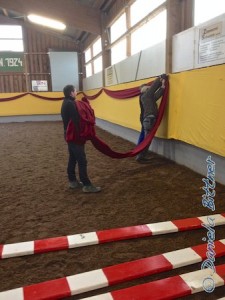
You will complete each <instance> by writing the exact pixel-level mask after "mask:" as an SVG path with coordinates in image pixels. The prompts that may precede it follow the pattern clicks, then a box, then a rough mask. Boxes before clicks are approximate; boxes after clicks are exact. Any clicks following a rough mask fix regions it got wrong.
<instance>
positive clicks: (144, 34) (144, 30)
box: [131, 10, 166, 55]
mask: <svg viewBox="0 0 225 300" xmlns="http://www.w3.org/2000/svg"><path fill="white" fill-rule="evenodd" d="M165 39H166V10H164V11H162V12H161V13H159V14H158V15H157V16H156V17H154V18H153V19H151V20H150V21H148V22H147V23H146V24H144V25H143V26H141V27H139V28H138V29H137V30H135V31H134V32H133V33H132V34H131V55H133V54H135V53H137V52H139V51H141V50H142V49H145V48H148V47H150V46H153V45H155V44H158V43H160V42H161V41H164V40H165Z"/></svg>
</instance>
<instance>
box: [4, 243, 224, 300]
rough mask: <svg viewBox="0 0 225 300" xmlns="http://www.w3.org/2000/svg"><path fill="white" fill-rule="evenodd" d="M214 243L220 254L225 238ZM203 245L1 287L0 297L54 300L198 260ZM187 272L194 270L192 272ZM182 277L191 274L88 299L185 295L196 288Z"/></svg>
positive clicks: (202, 254) (203, 255)
mask: <svg viewBox="0 0 225 300" xmlns="http://www.w3.org/2000/svg"><path fill="white" fill-rule="evenodd" d="M214 245H215V249H214V251H215V257H221V256H224V255H225V239H223V240H219V241H215V242H214ZM207 246H208V244H207V243H206V244H202V245H197V246H194V247H188V248H184V249H180V250H176V251H172V252H167V253H164V254H160V255H156V256H151V257H147V258H142V259H139V260H134V261H131V262H126V263H122V264H118V265H114V266H110V267H106V268H102V269H97V270H93V271H90V272H85V273H80V274H77V275H72V276H67V277H64V278H60V279H55V280H50V281H46V282H42V283H38V284H33V285H29V286H25V287H21V288H17V289H13V290H8V291H4V292H1V293H0V300H6V299H7V300H15V299H16V300H50V299H51V300H55V299H62V298H64V297H69V296H72V295H78V294H81V293H85V292H88V291H92V290H96V289H99V288H103V287H107V286H112V285H115V284H118V283H122V282H126V281H129V280H132V279H137V278H141V277H144V276H149V275H152V274H156V273H161V272H164V271H169V270H172V269H176V268H180V267H184V266H188V265H191V264H195V263H199V262H202V261H203V260H205V259H206V258H207ZM219 270H220V269H219ZM204 271H207V270H203V274H205V273H204ZM197 272H199V271H197ZM223 272H224V273H223ZM190 274H194V272H192V273H190ZM198 274H200V273H198ZM201 274H202V273H201ZM221 274H222V275H221ZM218 275H219V276H221V277H223V278H225V277H224V276H225V267H223V268H222V269H221V271H220V272H218ZM185 278H187V280H189V281H190V280H191V279H192V275H189V276H188V275H187V274H184V275H181V276H176V277H174V278H172V279H170V278H169V279H166V280H165V279H163V280H160V281H157V282H152V283H149V284H147V285H142V286H141V287H133V288H131V289H132V290H131V291H130V289H127V290H122V291H116V292H112V293H108V295H106V296H104V297H105V298H100V297H101V296H97V298H91V299H98V300H100V299H104V300H107V299H111V300H130V299H133V300H135V299H148V300H149V299H174V298H170V296H169V295H171V297H172V295H176V296H177V297H178V296H179V297H181V296H182V295H183V296H184V295H187V294H186V293H188V294H191V293H192V292H196V287H195V285H192V281H190V282H191V286H192V288H190V287H188V284H185V281H187V280H186V279H185ZM216 280H217V278H216ZM219 283H221V285H222V283H223V282H222V279H221V280H219ZM196 286H197V285H196ZM145 289H146V291H145ZM162 289H163V293H165V295H167V296H165V297H164V298H163V297H162ZM178 289H180V290H178ZM167 290H168V291H167ZM150 291H152V292H151V295H152V296H151V297H152V298H151V297H150V298H149V296H147V294H145V293H148V292H149V293H150ZM153 291H154V292H153ZM157 291H158V292H157ZM120 293H121V294H120ZM157 293H158V294H157ZM159 293H161V298H157V297H158V296H157V295H159ZM173 293H175V294H173ZM131 295H132V297H131ZM133 295H135V297H136V298H134V296H133ZM102 297H103V296H102ZM110 297H111V298H110Z"/></svg>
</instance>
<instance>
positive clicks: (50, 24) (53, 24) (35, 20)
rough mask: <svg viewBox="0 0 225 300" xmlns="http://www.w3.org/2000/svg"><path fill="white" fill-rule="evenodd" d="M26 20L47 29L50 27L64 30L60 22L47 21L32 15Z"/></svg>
mask: <svg viewBox="0 0 225 300" xmlns="http://www.w3.org/2000/svg"><path fill="white" fill-rule="evenodd" d="M27 18H28V19H29V20H30V21H31V22H33V23H36V24H39V25H43V26H47V27H50V28H53V29H58V30H64V29H65V28H66V25H65V24H63V23H62V22H59V21H56V20H53V19H48V18H45V17H41V16H37V15H33V14H31V15H29V16H27Z"/></svg>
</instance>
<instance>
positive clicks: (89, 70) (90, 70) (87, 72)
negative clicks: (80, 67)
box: [86, 63, 92, 77]
mask: <svg viewBox="0 0 225 300" xmlns="http://www.w3.org/2000/svg"><path fill="white" fill-rule="evenodd" d="M91 75H92V66H91V63H89V64H87V65H86V77H90V76H91Z"/></svg>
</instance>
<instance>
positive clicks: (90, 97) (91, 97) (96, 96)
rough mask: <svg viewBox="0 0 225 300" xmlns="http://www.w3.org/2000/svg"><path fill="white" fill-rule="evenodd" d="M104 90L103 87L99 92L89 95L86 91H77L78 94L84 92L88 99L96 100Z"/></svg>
mask: <svg viewBox="0 0 225 300" xmlns="http://www.w3.org/2000/svg"><path fill="white" fill-rule="evenodd" d="M102 92H103V89H101V90H100V91H98V92H97V94H95V95H93V96H88V95H87V94H85V93H84V92H79V93H77V95H79V94H83V95H84V96H85V97H86V98H87V99H88V100H94V99H96V98H98V96H99V95H101V93H102Z"/></svg>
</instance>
